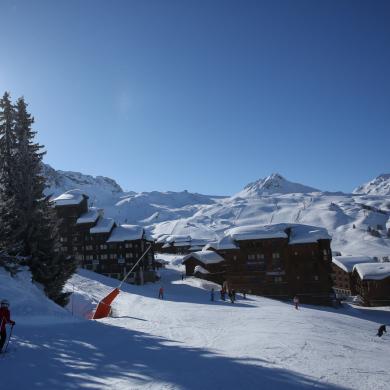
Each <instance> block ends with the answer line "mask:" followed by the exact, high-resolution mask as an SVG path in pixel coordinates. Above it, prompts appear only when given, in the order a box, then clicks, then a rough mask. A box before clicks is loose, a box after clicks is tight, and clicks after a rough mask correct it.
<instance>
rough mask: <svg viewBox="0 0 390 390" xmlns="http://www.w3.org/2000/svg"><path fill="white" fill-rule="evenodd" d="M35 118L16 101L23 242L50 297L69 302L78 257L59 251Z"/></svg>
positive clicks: (18, 194) (18, 196)
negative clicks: (65, 289)
mask: <svg viewBox="0 0 390 390" xmlns="http://www.w3.org/2000/svg"><path fill="white" fill-rule="evenodd" d="M33 123H34V119H33V118H32V117H31V115H30V114H29V113H28V112H27V104H26V103H25V101H24V99H23V98H20V99H19V100H18V102H17V104H16V112H15V134H16V153H15V168H16V172H17V175H16V187H17V190H16V202H17V205H18V210H19V213H20V218H19V220H20V225H21V228H22V230H21V232H20V236H19V238H20V241H21V242H22V243H23V253H24V254H25V255H27V256H29V257H30V269H31V273H32V276H33V280H34V281H37V282H39V283H41V284H42V285H43V287H44V290H45V292H46V294H47V296H48V297H49V298H51V299H53V300H54V301H55V302H57V303H59V304H62V305H63V304H66V301H67V294H64V293H63V292H62V289H63V287H64V284H65V282H66V280H67V279H68V278H69V277H70V276H71V275H72V274H73V273H74V272H75V270H76V262H75V260H74V259H72V258H69V259H65V258H64V256H63V255H62V254H60V253H59V251H58V250H56V249H58V248H57V245H58V244H57V243H58V227H57V221H56V216H55V213H54V210H53V208H52V206H51V205H50V202H49V199H48V198H47V197H45V195H44V189H45V179H44V177H43V175H42V157H43V155H44V154H45V152H44V151H42V149H43V146H42V145H40V144H38V143H36V142H34V138H35V135H36V132H35V131H33V130H32V124H33Z"/></svg>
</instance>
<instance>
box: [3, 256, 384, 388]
mask: <svg viewBox="0 0 390 390" xmlns="http://www.w3.org/2000/svg"><path fill="white" fill-rule="evenodd" d="M159 256H163V255H159ZM164 256H165V257H164V258H165V259H166V260H167V261H169V262H170V264H169V265H168V266H167V268H166V269H163V270H161V284H163V286H164V295H165V296H164V300H159V299H157V295H158V289H159V287H160V283H159V284H147V285H144V286H134V285H128V284H125V285H124V286H123V288H122V291H121V293H120V295H119V296H118V297H117V298H116V300H115V301H114V304H113V316H112V317H110V318H106V319H103V320H99V321H88V320H85V319H84V317H85V316H87V315H89V311H90V310H91V308H92V307H93V306H94V305H95V304H96V303H97V302H98V301H99V300H100V299H101V298H102V297H103V296H105V295H106V294H107V293H108V292H110V291H111V290H112V289H113V288H115V287H116V286H117V284H118V281H117V280H114V279H110V278H106V277H104V276H102V275H98V274H95V273H93V272H89V271H86V270H80V271H79V272H78V273H77V274H76V275H74V277H73V278H72V279H71V280H70V281H69V283H68V284H67V289H68V290H69V291H74V295H73V299H72V301H71V302H70V304H69V306H68V310H69V312H67V311H65V310H64V309H61V308H59V307H58V306H56V305H55V304H53V303H52V302H50V301H48V300H47V299H46V297H45V296H44V294H43V293H42V292H41V291H40V290H39V289H38V288H37V287H36V286H35V285H33V284H31V282H30V280H29V277H28V274H27V273H23V274H20V275H18V276H17V277H16V278H11V277H9V276H8V275H6V274H5V272H4V271H3V270H1V269H0V297H2V298H3V297H4V298H8V299H9V300H10V301H11V311H12V316H13V319H14V320H15V321H16V326H15V328H14V333H13V338H12V340H11V342H10V344H9V353H7V354H6V355H4V356H3V357H2V356H0V367H1V372H2V373H3V374H4V373H6V376H5V379H4V377H3V382H2V383H3V384H4V388H6V389H7V390H19V389H56V390H57V389H58V390H62V389H64V390H65V389H66V390H69V389H86V388H89V389H97V390H103V389H104V390H108V389H110V390H135V389H140V390H144V389H145V390H161V389H165V390H168V389H169V390H175V389H179V390H187V389H188V390H197V389H202V390H216V389H224V390H230V389H245V390H255V389H260V388H261V389H275V390H282V389H292V390H302V389H307V390H309V389H312V388H317V389H359V390H385V389H388V384H389V380H390V374H389V366H388V352H389V342H390V337H389V335H388V334H385V335H384V336H383V337H382V338H378V337H375V334H376V331H377V329H378V327H379V325H380V324H388V323H390V308H389V307H382V308H360V307H356V306H353V305H345V306H344V307H342V308H340V309H333V308H325V307H315V306H309V305H302V306H301V307H300V309H299V310H295V309H294V308H293V305H292V304H290V303H286V302H280V301H277V300H271V299H266V298H261V297H256V296H252V295H249V294H248V295H247V299H246V300H244V299H243V297H242V296H241V295H240V294H237V301H236V303H235V304H231V303H229V302H223V301H221V300H219V299H218V296H216V297H215V298H216V300H215V302H211V301H210V291H211V288H215V289H216V291H218V285H215V284H213V283H211V282H207V281H204V280H200V279H197V278H193V277H187V278H185V279H184V280H181V275H182V273H183V270H184V267H183V266H182V265H175V264H179V263H181V261H182V257H180V256H168V255H164ZM72 308H73V313H74V316H72V315H71V311H72Z"/></svg>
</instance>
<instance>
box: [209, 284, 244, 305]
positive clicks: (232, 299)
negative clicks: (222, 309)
mask: <svg viewBox="0 0 390 390" xmlns="http://www.w3.org/2000/svg"><path fill="white" fill-rule="evenodd" d="M210 294H211V297H210V299H211V301H214V296H215V290H214V288H212V289H211V292H210ZM227 294H228V297H229V299H230V302H231V303H234V302H235V300H236V290H234V289H230V290H228V291H227ZM220 295H221V300H222V301H226V289H225V288H224V287H222V288H221V290H220ZM244 299H246V296H245V297H244Z"/></svg>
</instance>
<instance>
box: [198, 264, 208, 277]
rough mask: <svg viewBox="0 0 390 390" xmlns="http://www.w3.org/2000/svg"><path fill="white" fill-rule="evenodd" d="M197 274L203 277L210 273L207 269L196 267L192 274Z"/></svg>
mask: <svg viewBox="0 0 390 390" xmlns="http://www.w3.org/2000/svg"><path fill="white" fill-rule="evenodd" d="M197 272H199V273H201V274H205V275H206V274H209V273H210V272H209V271H207V269H205V268H203V267H202V266H201V265H197V266H196V267H195V268H194V274H196V273H197Z"/></svg>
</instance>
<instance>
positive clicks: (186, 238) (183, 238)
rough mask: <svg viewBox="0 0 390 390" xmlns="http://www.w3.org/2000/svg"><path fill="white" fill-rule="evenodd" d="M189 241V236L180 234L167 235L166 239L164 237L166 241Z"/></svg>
mask: <svg viewBox="0 0 390 390" xmlns="http://www.w3.org/2000/svg"><path fill="white" fill-rule="evenodd" d="M190 241H191V236H180V235H177V236H168V237H167V238H166V239H165V242H167V243H170V244H171V243H173V242H174V243H179V242H185V243H189V242H190Z"/></svg>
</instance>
